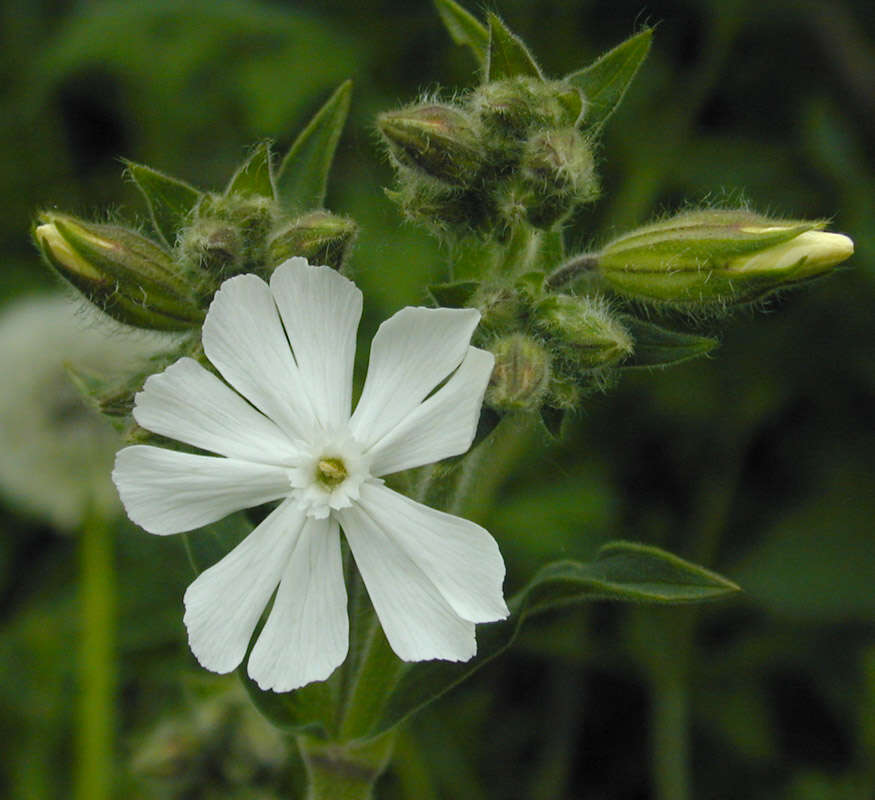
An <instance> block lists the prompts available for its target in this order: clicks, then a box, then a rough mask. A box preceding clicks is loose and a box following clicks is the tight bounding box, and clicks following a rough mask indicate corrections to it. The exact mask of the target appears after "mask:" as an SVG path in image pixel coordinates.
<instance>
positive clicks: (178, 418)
mask: <svg viewBox="0 0 875 800" xmlns="http://www.w3.org/2000/svg"><path fill="white" fill-rule="evenodd" d="M134 419H136V420H137V422H138V423H139V424H140V425H142V426H143V427H144V428H145V429H146V430H149V431H152V432H153V433H159V434H161V435H162V436H168V437H170V438H171V439H176V440H177V441H180V442H185V443H186V444H190V445H193V446H194V447H200V448H201V449H203V450H209V451H210V452H213V453H219V454H220V455H223V456H228V457H229V458H241V459H244V460H246V461H257V462H260V463H264V464H288V463H290V460H291V459H292V458H293V457H294V455H295V454H296V450H295V448H294V446H293V445H292V442H291V440H290V439H289V437H288V436H286V434H285V433H283V431H282V430H281V429H280V428H279V427H278V426H277V425H276V424H275V423H273V422H271V421H270V420H269V419H268V418H267V417H265V416H264V415H263V414H260V413H259V412H258V411H256V410H255V409H254V408H253V407H252V406H251V405H249V403H247V402H246V401H245V400H244V399H243V398H241V397H240V395H238V394H237V393H236V392H235V391H234V390H233V389H230V388H229V387H228V386H227V385H226V384H224V383H222V381H220V380H219V379H218V378H217V377H216V376H215V375H213V373H211V372H209V371H208V370H206V369H204V368H203V367H202V366H201V365H200V364H198V363H197V361H195V360H194V359H192V358H181V359H180V360H179V361H177V362H176V363H175V364H171V365H170V366H169V367H168V368H167V369H165V370H164V372H162V373H160V374H158V375H152V376H151V377H150V378H149V379H148V380H147V381H146V384H145V386H144V387H143V391H142V392H140V393H138V394H137V397H136V405H135V407H134Z"/></svg>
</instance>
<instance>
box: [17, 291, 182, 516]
mask: <svg viewBox="0 0 875 800" xmlns="http://www.w3.org/2000/svg"><path fill="white" fill-rule="evenodd" d="M162 341H166V340H162V339H160V338H158V337H154V336H150V335H144V334H136V335H131V334H130V333H128V332H127V330H125V329H123V328H122V326H121V325H118V324H117V323H115V322H113V321H112V320H110V319H109V318H108V317H97V316H95V315H85V314H83V313H82V307H81V304H80V303H76V302H74V301H72V300H70V299H68V298H66V297H63V296H55V295H39V296H35V297H30V298H22V299H19V300H16V301H15V302H13V303H11V304H9V305H8V306H5V307H4V308H3V312H2V314H0V376H3V379H2V381H0V420H2V424H0V493H2V494H3V495H4V496H5V497H8V498H9V500H10V501H11V502H12V503H13V504H14V505H15V506H18V507H21V508H22V509H23V510H26V511H28V512H32V513H34V514H35V515H37V516H38V517H40V518H42V519H44V520H46V521H48V522H50V523H51V524H52V526H53V527H54V528H55V529H56V530H58V531H60V532H65V533H70V532H74V531H76V530H79V529H80V528H81V526H82V523H83V522H84V521H85V518H86V517H87V516H88V515H90V514H95V513H97V514H101V515H107V516H114V515H116V514H118V513H119V512H120V511H121V508H120V506H119V502H118V496H117V495H116V491H115V488H114V487H113V485H112V483H111V482H110V480H109V470H110V469H111V467H112V460H113V457H114V456H115V451H116V450H118V446H119V435H118V433H117V432H116V430H115V429H114V428H113V427H112V425H111V424H110V423H109V421H108V420H107V419H105V418H104V417H102V416H101V415H100V414H99V413H98V412H97V410H96V409H95V408H93V407H92V406H91V405H90V404H89V403H88V402H87V401H86V400H85V398H84V397H83V396H82V395H81V393H80V392H79V391H78V389H76V387H75V385H74V384H73V381H72V379H71V378H70V373H69V372H68V369H67V365H68V364H69V365H70V366H73V367H75V368H78V369H82V370H85V371H88V372H92V373H95V374H97V375H113V374H116V373H123V372H124V371H125V370H127V371H130V370H131V368H132V364H135V365H137V366H142V367H145V365H146V362H147V359H148V357H149V356H150V355H154V354H155V353H156V352H157V351H158V350H159V349H160V347H161V344H162Z"/></svg>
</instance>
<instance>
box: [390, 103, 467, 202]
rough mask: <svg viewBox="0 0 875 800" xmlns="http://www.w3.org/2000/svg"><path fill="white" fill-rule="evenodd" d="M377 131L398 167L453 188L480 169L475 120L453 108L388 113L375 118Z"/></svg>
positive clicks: (437, 106) (424, 107)
mask: <svg viewBox="0 0 875 800" xmlns="http://www.w3.org/2000/svg"><path fill="white" fill-rule="evenodd" d="M377 127H378V128H379V129H380V132H381V133H382V134H383V136H384V138H385V139H386V142H387V143H388V145H389V151H390V152H391V154H392V155H393V156H394V157H395V159H396V160H397V161H398V163H400V164H401V165H403V166H405V167H409V168H411V169H413V170H419V171H422V172H424V173H425V174H426V175H429V176H430V177H432V178H437V179H438V180H442V181H445V182H446V183H449V184H452V185H453V186H467V185H468V184H469V183H470V182H471V179H472V178H473V177H474V176H475V175H476V174H477V173H478V172H479V171H480V168H481V167H482V165H483V153H482V147H481V144H480V136H479V133H478V130H477V127H476V125H475V122H474V120H473V119H472V118H471V117H470V116H469V115H468V114H466V113H465V112H464V111H461V110H459V109H457V108H453V107H452V106H448V105H440V104H437V103H432V104H429V105H422V106H415V107H413V108H407V109H403V110H401V111H389V112H386V113H384V114H381V115H380V116H379V117H378V118H377Z"/></svg>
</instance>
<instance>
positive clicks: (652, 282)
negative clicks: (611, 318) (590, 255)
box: [595, 210, 854, 309]
mask: <svg viewBox="0 0 875 800" xmlns="http://www.w3.org/2000/svg"><path fill="white" fill-rule="evenodd" d="M825 224H826V223H824V222H822V221H813V222H808V221H804V220H773V219H769V218H768V217H763V216H760V215H757V214H753V213H751V212H749V211H724V210H714V211H696V212H689V213H685V214H679V215H677V216H675V217H672V218H670V219H666V220H663V221H662V222H658V223H655V224H653V225H648V226H646V227H644V228H640V229H638V230H635V231H632V232H631V233H627V234H625V235H623V236H620V237H619V238H617V239H614V241H612V242H610V243H609V244H608V245H607V246H605V247H604V248H603V249H602V250H601V252H600V253H598V254H597V255H596V256H595V259H596V261H597V263H598V271H599V273H600V274H601V276H602V278H603V279H604V280H605V282H606V283H607V284H608V285H609V286H610V287H611V288H612V289H613V290H614V291H616V292H618V293H619V294H623V295H626V296H628V297H631V298H634V299H640V300H651V301H656V302H659V303H665V304H669V305H676V306H681V307H688V308H691V309H695V308H697V307H702V308H708V307H718V308H719V307H722V306H726V305H732V304H738V303H749V302H752V301H756V300H760V299H762V298H764V297H766V296H768V295H769V294H771V293H773V292H775V291H777V290H780V289H783V288H786V287H790V286H795V285H797V284H800V283H803V282H805V281H808V280H810V279H812V278H815V277H818V276H820V275H824V274H826V273H828V272H829V271H830V270H832V268H833V267H834V266H836V265H837V264H840V263H841V262H842V261H845V260H846V259H847V258H849V257H850V256H851V255H852V254H853V252H854V243H853V242H852V241H851V239H849V238H848V237H847V236H843V235H842V234H838V233H827V232H826V231H824V230H823V228H824V227H825Z"/></svg>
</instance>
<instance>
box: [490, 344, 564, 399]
mask: <svg viewBox="0 0 875 800" xmlns="http://www.w3.org/2000/svg"><path fill="white" fill-rule="evenodd" d="M489 349H490V350H491V351H492V353H493V354H494V355H495V367H493V370H492V377H491V378H490V380H489V387H488V389H487V390H486V404H487V405H488V406H490V407H492V408H494V409H495V410H497V411H534V410H536V409H537V408H539V407H540V406H541V403H542V401H543V399H544V396H545V395H546V393H547V389H548V387H549V385H550V361H551V359H550V354H549V353H548V352H547V351H546V350H545V349H544V347H543V346H542V345H541V344H540V343H538V342H537V341H536V340H535V339H533V338H531V337H530V336H525V335H524V334H520V333H516V334H512V335H510V336H505V337H503V338H501V339H498V340H497V341H496V342H494V344H493V345H492V346H491V347H490V348H489Z"/></svg>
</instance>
